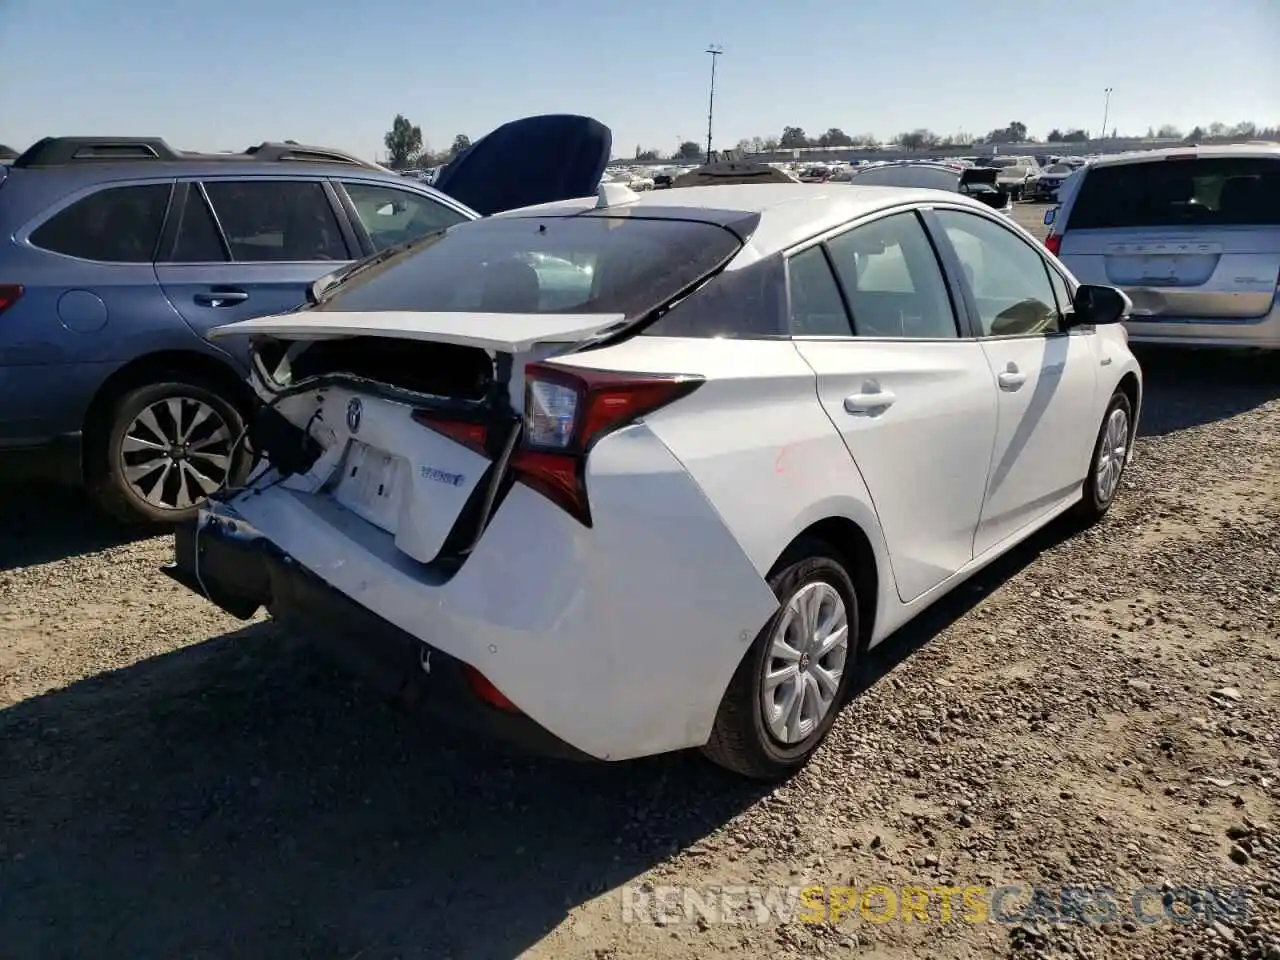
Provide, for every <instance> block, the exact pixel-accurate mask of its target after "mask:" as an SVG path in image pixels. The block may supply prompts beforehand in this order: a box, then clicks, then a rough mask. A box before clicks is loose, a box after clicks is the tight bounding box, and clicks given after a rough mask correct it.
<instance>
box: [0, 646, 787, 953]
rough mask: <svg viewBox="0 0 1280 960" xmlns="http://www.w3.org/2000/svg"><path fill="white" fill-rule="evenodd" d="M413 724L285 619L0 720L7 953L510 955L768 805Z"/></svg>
mask: <svg viewBox="0 0 1280 960" xmlns="http://www.w3.org/2000/svg"><path fill="white" fill-rule="evenodd" d="M566 695H567V696H571V695H572V690H571V689H567V690H566ZM420 723H421V721H420V720H417V719H415V718H414V717H411V716H408V715H406V714H404V713H401V712H399V711H397V710H394V709H392V708H390V707H388V706H385V705H384V704H383V703H382V702H381V701H380V700H378V699H377V698H376V697H374V696H373V695H372V694H369V693H366V692H365V691H364V689H363V688H361V687H359V686H357V685H356V684H355V683H354V682H353V681H349V680H347V679H346V677H345V676H343V675H341V674H340V673H338V672H337V671H336V670H334V669H332V668H330V667H329V666H328V665H327V663H326V662H325V661H324V660H323V659H321V658H320V657H319V656H318V655H316V654H314V653H313V652H312V651H311V650H310V649H309V648H308V647H306V646H305V645H302V644H299V643H297V642H296V641H293V640H291V639H289V638H287V637H283V636H281V635H280V634H279V633H278V632H277V631H276V630H275V629H274V628H273V627H272V626H271V625H269V624H257V625H253V626H250V627H247V628H245V629H243V630H238V631H236V632H234V633H231V634H227V635H225V636H222V637H218V638H216V639H213V640H210V641H207V642H205V643H201V644H197V645H195V646H192V647H188V648H185V649H181V650H177V651H175V652H173V653H171V654H167V655H165V656H162V657H156V658H153V659H150V660H147V661H144V662H142V663H139V664H137V665H136V666H132V667H129V668H126V669H122V670H119V671H117V672H114V673H109V674H103V675H101V676H99V677H95V678H92V679H89V680H85V681H82V682H79V683H76V684H74V685H72V686H71V687H69V688H66V689H63V690H59V691H55V692H51V693H49V694H47V695H45V696H42V697H37V698H34V699H32V700H28V701H25V702H22V703H20V704H17V705H15V706H13V707H11V708H9V709H7V710H4V711H3V712H0V796H3V797H4V803H3V809H2V811H0V944H3V947H0V953H3V955H4V956H6V957H14V958H34V957H40V958H57V957H68V958H71V957H76V958H78V957H95V958H102V960H109V958H116V957H120V958H128V960H144V958H157V960H161V958H163V960H169V958H173V957H184V958H189V960H192V958H211V960H213V958H217V960H222V958H225V957H232V956H258V957H316V958H333V960H351V958H354V957H357V956H358V957H359V958H360V960H391V958H400V960H418V958H423V960H426V958H430V960H440V958H443V957H446V956H453V957H456V958H469V957H484V958H490V957H492V958H502V957H515V956H517V955H519V954H520V953H521V951H523V950H525V949H527V948H528V947H529V946H530V945H531V944H533V943H535V942H537V941H538V940H540V939H541V938H543V937H544V936H545V935H546V934H547V933H548V932H550V931H551V930H552V929H553V928H555V927H556V926H557V925H559V924H560V923H561V922H562V921H563V919H564V917H565V914H566V912H567V910H568V909H569V908H570V907H572V906H575V905H577V904H580V903H582V902H584V901H586V900H588V899H590V898H592V897H593V896H595V895H597V894H599V893H601V892H603V891H605V890H608V889H612V888H614V887H617V886H618V885H620V884H624V883H626V882H628V881H629V880H630V879H631V878H633V877H635V876H636V875H637V874H639V873H641V872H642V871H644V870H646V869H648V868H650V867H652V866H653V865H654V864H655V863H657V862H659V861H661V860H662V859H663V858H664V857H666V856H667V855H669V854H670V853H672V852H674V851H675V850H677V849H680V848H684V847H687V846H688V845H690V844H692V843H694V842H695V841H696V840H698V839H699V838H700V837H702V836H704V835H705V834H707V833H708V832H710V831H711V830H713V829H715V828H716V827H718V826H720V825H722V824H723V823H725V822H726V821H727V820H729V819H731V818H732V817H733V816H734V815H735V814H736V813H737V812H739V811H740V810H742V809H744V808H746V807H748V806H750V805H751V804H753V803H755V802H756V801H757V800H758V799H759V798H760V797H761V796H762V795H763V794H764V793H765V792H766V791H765V789H764V788H762V787H759V786H756V785H751V784H744V783H742V782H739V781H737V780H734V779H732V778H730V777H728V776H727V775H723V774H721V773H720V772H718V771H717V770H715V769H714V768H712V767H710V766H709V765H705V764H704V763H702V762H701V761H700V760H699V759H698V758H696V757H690V756H672V757H664V758H658V759H655V760H648V761H640V762H635V763H626V764H620V765H605V764H600V765H592V764H572V763H565V762H560V763H557V762H552V761H546V760H540V759H532V758H524V757H514V756H509V755H507V754H506V753H504V752H502V751H501V750H499V749H498V748H495V747H490V746H486V745H484V744H473V743H469V742H465V741H463V740H459V739H451V738H448V735H447V734H444V733H442V732H440V731H436V730H428V729H422V727H421V726H419V724H420Z"/></svg>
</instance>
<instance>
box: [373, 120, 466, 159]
mask: <svg viewBox="0 0 1280 960" xmlns="http://www.w3.org/2000/svg"><path fill="white" fill-rule="evenodd" d="M382 142H383V143H384V144H385V145H386V148H387V166H388V167H390V168H391V169H392V170H408V169H410V168H411V167H418V168H420V169H423V170H425V169H427V168H429V167H436V166H439V165H440V164H442V163H448V162H449V161H450V160H452V159H453V158H454V157H456V156H457V155H458V154H460V153H461V152H462V151H463V150H466V149H467V148H468V147H470V146H471V138H470V137H468V136H467V135H466V134H465V133H460V134H458V135H457V136H456V137H454V138H453V144H452V145H451V146H450V147H449V148H448V149H447V150H439V151H436V150H432V149H431V148H430V147H429V146H427V143H426V141H424V140H423V139H422V128H421V127H420V126H418V125H417V124H415V123H410V122H409V119H408V118H407V117H406V116H405V115H404V114H401V113H397V114H396V118H395V120H393V121H391V129H390V130H388V131H387V134H386V136H385V137H383V138H382Z"/></svg>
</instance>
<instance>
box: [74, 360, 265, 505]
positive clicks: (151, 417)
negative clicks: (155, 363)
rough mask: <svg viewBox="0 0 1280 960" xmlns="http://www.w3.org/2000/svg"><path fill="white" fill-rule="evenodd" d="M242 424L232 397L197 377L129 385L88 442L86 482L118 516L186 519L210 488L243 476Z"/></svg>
mask: <svg viewBox="0 0 1280 960" xmlns="http://www.w3.org/2000/svg"><path fill="white" fill-rule="evenodd" d="M243 431H244V418H243V417H242V415H241V413H240V411H239V410H238V409H237V408H236V406H235V404H233V403H232V402H230V401H229V400H227V399H226V398H225V397H224V396H223V395H222V394H221V393H220V392H219V391H218V390H217V388H216V387H215V386H214V385H213V384H210V383H207V382H205V381H204V380H202V379H197V378H195V377H190V378H188V379H185V380H178V379H176V378H174V379H170V380H166V381H163V382H161V383H152V384H146V385H144V386H140V387H135V388H133V389H132V390H129V391H127V392H125V393H124V394H123V395H122V396H121V397H120V398H119V399H118V400H117V401H116V403H115V405H114V406H113V407H112V410H111V413H110V415H109V417H108V420H107V424H106V436H105V438H100V439H99V441H98V442H97V443H96V444H95V445H94V447H93V448H92V449H93V450H94V454H93V462H92V463H91V464H90V465H89V467H90V478H91V479H90V486H91V488H92V490H93V493H94V495H95V497H96V499H97V500H98V502H99V504H100V505H101V506H102V507H103V509H105V510H106V511H107V512H108V513H110V514H112V515H113V516H115V517H117V518H118V519H121V520H125V521H127V522H133V523H138V522H143V523H165V524H172V523H181V522H183V521H186V520H190V519H191V518H193V517H194V516H195V514H196V511H197V510H198V509H199V507H200V504H201V503H202V502H203V501H204V500H205V498H206V497H207V496H208V495H209V494H211V493H213V492H214V491H215V490H217V489H219V488H220V487H223V486H227V485H234V484H236V483H238V482H240V481H241V480H242V479H243V477H244V473H245V471H246V469H247V467H248V464H249V455H248V452H247V450H246V449H245V445H244V443H240V442H237V441H239V440H240V439H241V434H242V432H243Z"/></svg>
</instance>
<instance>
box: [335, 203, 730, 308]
mask: <svg viewBox="0 0 1280 960" xmlns="http://www.w3.org/2000/svg"><path fill="white" fill-rule="evenodd" d="M740 246H741V244H740V242H739V240H738V238H737V237H736V236H735V235H734V234H732V233H730V232H729V231H728V230H726V229H724V228H722V227H718V226H715V225H712V224H707V223H694V222H689V221H684V220H666V219H643V218H641V217H638V216H634V215H632V216H617V217H612V216H585V217H584V216H578V217H554V216H552V217H497V218H493V219H487V220H478V221H475V222H472V223H463V224H458V225H457V226H456V227H453V228H452V229H450V230H448V231H446V232H443V233H436V234H432V235H430V236H428V237H426V238H424V239H423V241H422V242H421V243H420V245H418V246H414V247H411V248H410V249H409V250H408V251H406V252H404V253H401V254H398V255H395V256H393V257H392V258H391V259H390V260H387V261H386V262H385V263H381V264H374V265H371V266H368V267H365V268H364V269H363V270H362V272H360V273H359V274H352V276H351V279H350V280H348V281H346V282H343V283H340V285H339V286H337V287H336V288H331V290H330V292H329V293H327V294H325V295H324V296H323V298H322V302H321V303H320V304H319V305H317V306H316V307H315V308H314V309H318V310H333V311H365V310H369V311H388V310H390V311H399V310H404V311H424V312H443V313H457V312H479V313H566V312H568V313H621V314H625V315H627V316H628V317H638V316H643V315H644V314H646V313H648V312H649V311H651V310H653V309H654V308H656V307H658V306H661V305H663V304H665V303H667V302H668V301H669V300H671V299H672V298H673V297H675V296H676V295H678V294H679V293H681V292H682V291H684V290H685V289H686V288H688V287H690V286H691V285H693V284H694V283H696V282H698V281H699V280H701V279H703V278H704V277H706V276H707V275H708V274H710V273H711V272H713V271H714V270H715V269H717V268H718V267H719V266H721V265H722V264H723V263H725V262H726V261H727V260H728V259H729V258H730V257H731V256H733V255H734V254H735V253H737V251H738V250H739V249H740Z"/></svg>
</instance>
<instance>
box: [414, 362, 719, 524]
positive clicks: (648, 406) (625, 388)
mask: <svg viewBox="0 0 1280 960" xmlns="http://www.w3.org/2000/svg"><path fill="white" fill-rule="evenodd" d="M702 382H703V380H702V378H701V377H690V376H681V375H666V374H644V373H641V374H634V373H616V372H613V371H602V370H570V369H569V368H567V367H557V366H553V365H550V364H545V363H531V364H529V365H528V366H527V367H525V395H524V418H523V419H524V422H523V425H522V426H523V429H522V431H521V438H520V445H519V446H518V447H517V448H516V449H515V450H514V451H513V452H512V455H511V460H510V470H511V473H512V475H513V476H514V477H515V479H516V480H518V481H520V482H521V483H523V484H524V485H525V486H527V487H530V488H531V489H533V490H536V491H537V492H538V493H540V494H542V495H543V496H544V497H546V498H547V499H548V500H550V501H551V502H552V503H554V504H556V505H557V506H559V507H561V508H563V509H564V510H566V511H567V512H568V513H569V514H571V515H572V516H573V517H575V518H576V519H577V520H579V521H581V522H582V523H583V524H585V525H586V526H591V510H590V506H589V504H588V502H587V488H586V476H585V469H586V460H587V456H588V455H589V454H590V453H591V448H592V447H593V446H594V445H595V444H596V443H598V442H599V441H600V440H601V439H602V438H603V437H605V436H607V435H608V434H610V433H612V432H613V431H615V430H618V429H621V428H622V427H625V426H627V425H628V424H630V423H634V422H635V421H636V420H637V419H639V418H640V417H643V416H644V415H645V414H647V413H651V412H653V411H654V410H657V409H658V408H659V407H663V406H666V405H667V404H669V403H672V402H673V401H675V400H678V399H680V398H681V397H685V396H688V395H689V394H690V393H692V392H693V391H694V390H695V389H697V388H698V386H700V385H701V384H702ZM413 419H414V420H415V421H417V422H418V423H420V424H422V425H423V426H425V427H430V428H431V429H432V430H435V431H436V432H437V433H440V434H443V435H444V436H446V437H449V438H450V439H451V440H455V441H457V442H458V443H461V444H462V445H463V446H466V447H468V448H470V449H471V450H474V451H476V452H477V453H480V454H485V451H486V442H487V440H488V437H487V430H486V428H485V426H484V425H483V424H481V423H477V422H464V421H459V420H456V419H451V418H449V417H447V416H442V415H441V414H439V413H436V412H435V411H431V410H418V411H415V412H414V414H413Z"/></svg>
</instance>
